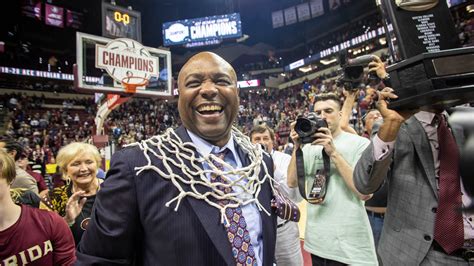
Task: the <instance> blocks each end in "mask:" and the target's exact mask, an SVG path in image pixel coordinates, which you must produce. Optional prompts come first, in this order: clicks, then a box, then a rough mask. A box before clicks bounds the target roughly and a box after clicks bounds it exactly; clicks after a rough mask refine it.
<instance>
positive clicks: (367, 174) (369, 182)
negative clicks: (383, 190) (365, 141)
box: [353, 123, 393, 195]
mask: <svg viewBox="0 0 474 266" xmlns="http://www.w3.org/2000/svg"><path fill="white" fill-rule="evenodd" d="M379 128H380V124H379V123H376V124H374V126H373V132H372V136H374V135H375V134H377V132H378V129H379ZM392 156H393V151H392V154H391V155H390V156H387V157H386V158H385V159H383V160H381V161H377V160H375V157H374V144H373V142H371V143H370V145H369V146H368V147H367V148H366V149H365V151H364V152H363V153H362V156H361V157H360V159H359V161H358V162H357V164H356V166H355V168H354V177H353V178H354V185H355V187H356V189H357V190H358V191H359V192H360V193H362V194H366V195H367V194H371V193H374V192H375V191H377V190H378V189H379V188H380V186H381V185H382V183H383V181H384V180H385V178H386V177H387V175H388V173H389V168H390V164H391V163H392Z"/></svg>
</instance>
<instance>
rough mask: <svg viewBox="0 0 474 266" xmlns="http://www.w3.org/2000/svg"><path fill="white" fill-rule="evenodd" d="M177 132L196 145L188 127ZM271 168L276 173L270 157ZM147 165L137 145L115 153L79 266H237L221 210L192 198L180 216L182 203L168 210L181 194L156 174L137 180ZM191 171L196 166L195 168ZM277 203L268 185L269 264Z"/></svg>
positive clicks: (265, 190)
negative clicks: (273, 206) (272, 201)
mask: <svg viewBox="0 0 474 266" xmlns="http://www.w3.org/2000/svg"><path fill="white" fill-rule="evenodd" d="M176 133H177V134H178V135H179V137H180V138H181V139H182V140H183V142H191V140H190V138H189V136H188V134H187V133H186V130H185V129H184V127H180V128H178V129H177V130H176ZM237 150H238V152H239V155H240V158H241V160H242V164H243V165H248V164H249V163H250V162H249V160H248V157H247V155H246V154H245V153H244V151H242V149H240V148H239V147H237ZM166 153H167V154H166V156H169V157H174V156H173V155H172V154H170V153H169V152H166ZM196 154H198V153H197V152H196ZM150 158H151V162H152V165H154V166H156V167H157V168H159V169H164V167H163V162H162V161H161V160H159V159H158V158H156V157H155V156H150ZM186 163H187V162H186ZM265 163H266V164H267V167H268V169H273V164H272V161H271V159H270V158H269V157H266V158H265ZM144 165H147V159H146V158H145V156H144V155H143V152H142V151H141V150H140V149H139V148H138V147H136V146H135V147H130V148H126V149H123V150H121V151H119V152H116V153H115V154H114V156H113V159H112V165H111V168H110V170H109V171H108V172H107V178H106V181H105V182H104V183H103V184H102V188H101V189H100V191H99V192H98V194H97V199H96V201H95V206H94V210H93V212H92V216H91V219H92V220H91V222H90V224H89V227H88V228H87V230H86V232H85V234H84V236H83V238H82V241H81V243H80V245H79V247H78V252H77V259H78V261H77V265H92V264H93V265H129V264H132V263H135V264H136V265H166V266H168V265H206V266H207V265H235V264H236V263H235V260H234V258H233V256H232V251H231V245H230V243H229V240H228V238H227V233H226V229H225V228H224V226H223V225H222V224H221V223H220V212H219V210H218V209H216V208H214V207H212V206H210V205H208V203H206V202H205V201H204V200H198V199H195V198H193V197H190V196H189V197H188V196H187V197H185V198H183V199H182V200H181V202H180V205H179V208H178V210H177V211H174V208H175V206H176V203H177V201H175V202H173V203H172V204H171V205H170V206H169V207H166V206H165V203H166V202H168V201H170V200H171V199H173V198H175V197H176V196H177V195H178V194H179V193H178V189H177V188H176V187H175V186H174V185H173V184H172V182H171V181H170V180H168V179H164V178H162V177H161V176H160V175H158V174H157V173H156V172H155V171H151V170H146V171H143V172H141V173H140V174H139V175H136V171H135V169H134V167H137V166H144ZM187 166H188V167H191V166H190V164H189V163H187ZM172 168H173V172H174V173H176V174H177V175H179V174H180V173H181V169H178V168H176V167H175V166H172ZM262 172H263V171H262ZM270 174H273V173H270ZM261 177H262V175H261ZM181 185H182V187H183V188H184V189H185V190H190V189H191V188H190V187H189V186H188V185H184V184H181ZM196 188H197V190H198V191H200V192H204V191H209V190H210V189H209V188H207V187H203V186H201V185H197V186H196ZM271 199H272V193H271V189H270V184H269V183H268V182H265V183H264V184H262V190H261V192H260V194H259V201H260V203H261V204H262V205H263V206H264V207H265V209H267V210H269V211H270V212H271V213H272V216H271V217H270V216H268V215H267V214H266V213H264V212H261V219H262V231H263V232H262V235H263V258H262V259H263V265H272V263H273V261H274V253H275V238H276V216H275V215H274V213H273V212H272V210H271V207H270V201H271Z"/></svg>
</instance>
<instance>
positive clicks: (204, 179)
mask: <svg viewBox="0 0 474 266" xmlns="http://www.w3.org/2000/svg"><path fill="white" fill-rule="evenodd" d="M232 134H233V136H234V140H235V141H236V142H237V143H238V144H239V145H240V147H241V148H242V149H243V150H245V151H247V152H248V155H249V160H250V162H251V163H250V164H249V165H248V166H245V167H242V168H234V167H232V166H231V165H229V164H227V163H226V162H224V161H223V160H221V159H220V158H218V157H217V156H215V155H214V154H212V153H211V154H209V156H206V157H202V156H201V157H199V158H198V156H197V155H196V152H195V151H196V150H197V149H196V146H195V145H194V144H193V143H192V142H183V141H182V140H181V139H180V138H179V136H178V135H176V133H175V132H174V130H173V129H168V130H167V131H166V132H165V133H164V134H162V135H158V136H154V137H151V138H149V139H147V140H144V141H141V142H138V143H133V144H130V145H128V146H138V147H139V148H140V149H141V150H142V151H143V154H144V155H145V157H146V159H147V161H148V164H147V165H145V166H141V167H135V170H136V171H137V172H136V175H139V174H140V173H141V172H143V171H145V170H153V171H155V172H156V173H158V174H159V175H160V176H161V177H163V178H165V179H169V180H170V181H171V182H172V183H173V185H174V186H175V187H176V188H177V189H178V191H179V194H178V195H177V196H176V197H175V198H173V199H171V200H170V201H168V202H167V203H166V204H165V206H166V207H169V206H170V204H171V203H173V202H175V201H177V202H176V206H175V208H174V210H175V211H177V210H178V207H179V205H180V203H181V200H182V199H183V198H184V197H186V196H191V197H194V198H196V199H200V200H205V201H206V202H207V203H208V204H209V205H211V206H213V207H215V208H217V209H219V210H220V212H221V223H224V224H226V225H229V222H228V220H227V217H226V215H225V211H226V209H227V208H236V207H238V206H244V205H247V204H250V203H255V204H256V206H257V207H258V209H259V210H260V211H262V210H263V211H264V212H265V213H266V214H267V215H269V216H270V212H269V211H268V210H266V209H265V208H264V207H263V206H262V204H260V202H259V201H258V195H259V193H260V190H261V185H262V184H263V183H264V182H266V181H267V180H268V181H269V182H270V185H271V187H272V190H274V189H275V188H274V187H273V182H272V181H274V180H273V178H272V177H271V176H270V174H269V173H268V169H267V165H266V164H265V163H264V162H263V150H262V148H261V147H260V145H256V146H255V145H253V144H252V143H251V142H250V139H249V138H248V137H247V136H245V135H244V134H242V133H241V132H240V131H239V130H238V129H237V128H235V127H233V128H232ZM167 153H168V154H169V153H171V154H173V155H174V156H175V157H176V158H170V157H168V156H167V155H166V154H167ZM151 156H155V157H156V158H158V159H159V160H160V161H161V162H162V163H163V167H162V168H163V169H160V168H158V167H156V166H155V165H152V162H151ZM185 161H188V162H189V163H190V165H191V168H189V167H188V166H187V165H186V164H185V163H184V162H185ZM214 161H215V162H216V163H219V164H221V165H223V166H224V167H223V168H224V169H225V170H224V171H223V170H220V169H219V168H218V167H217V166H216V165H215V164H214V163H213V162H214ZM203 163H207V164H208V165H209V168H210V170H204V169H203V168H202V167H201V165H202V164H203ZM172 166H174V167H176V168H178V169H180V170H181V172H182V173H179V174H177V173H174V172H173V169H172ZM261 166H263V169H264V171H265V175H264V177H263V178H262V179H261V180H259V178H258V176H259V174H260V170H261ZM211 173H214V174H216V175H219V176H221V177H222V180H223V181H224V183H221V182H211V181H210V179H209V178H208V176H209V175H210V174H211ZM230 175H233V176H234V180H232V179H231V178H229V177H228V176H230ZM196 176H197V177H198V178H196ZM235 177H237V178H236V179H235ZM243 180H246V181H247V182H246V183H245V182H241V181H243ZM244 183H245V185H243V184H244ZM183 184H186V185H189V187H190V188H191V190H190V191H185V190H184V189H183V187H182V185H183ZM196 185H201V186H206V187H209V188H211V190H210V191H207V192H206V193H204V194H201V193H200V192H199V191H198V190H197V189H196ZM218 186H222V187H240V188H242V190H243V191H244V192H246V193H248V194H249V195H251V196H252V197H250V198H249V199H246V200H243V199H241V198H238V194H239V193H236V192H232V193H227V194H225V193H224V192H223V191H221V190H220V189H219V188H218ZM211 198H214V199H216V200H217V201H219V200H229V203H228V204H227V205H222V206H221V205H219V203H218V202H216V201H212V200H211Z"/></svg>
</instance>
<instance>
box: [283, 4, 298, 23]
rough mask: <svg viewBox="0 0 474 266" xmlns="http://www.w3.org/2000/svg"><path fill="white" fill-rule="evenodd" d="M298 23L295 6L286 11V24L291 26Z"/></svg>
mask: <svg viewBox="0 0 474 266" xmlns="http://www.w3.org/2000/svg"><path fill="white" fill-rule="evenodd" d="M297 21H298V19H297V18H296V9H295V7H294V6H292V7H289V8H287V9H285V24H286V25H287V26H288V25H291V24H294V23H296V22H297Z"/></svg>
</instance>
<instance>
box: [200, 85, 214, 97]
mask: <svg viewBox="0 0 474 266" xmlns="http://www.w3.org/2000/svg"><path fill="white" fill-rule="evenodd" d="M200 93H201V95H202V97H204V98H206V99H212V98H214V97H216V95H217V88H216V86H215V84H214V82H204V84H203V85H202V87H201V91H200Z"/></svg>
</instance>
